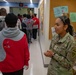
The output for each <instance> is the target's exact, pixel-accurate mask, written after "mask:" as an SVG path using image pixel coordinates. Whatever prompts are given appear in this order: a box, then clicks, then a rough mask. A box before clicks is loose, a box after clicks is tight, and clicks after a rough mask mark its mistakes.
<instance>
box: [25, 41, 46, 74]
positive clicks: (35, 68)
mask: <svg viewBox="0 0 76 75" xmlns="http://www.w3.org/2000/svg"><path fill="white" fill-rule="evenodd" d="M29 48H30V49H29V50H30V61H29V69H28V70H24V75H46V74H47V68H44V65H43V60H42V55H41V50H40V45H39V42H38V41H37V40H34V41H33V42H32V43H31V44H30V47H29Z"/></svg>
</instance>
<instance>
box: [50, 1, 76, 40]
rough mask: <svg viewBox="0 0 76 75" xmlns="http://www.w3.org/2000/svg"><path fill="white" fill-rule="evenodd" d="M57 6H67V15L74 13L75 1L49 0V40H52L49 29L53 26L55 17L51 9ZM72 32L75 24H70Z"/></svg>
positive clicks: (75, 9)
mask: <svg viewBox="0 0 76 75" xmlns="http://www.w3.org/2000/svg"><path fill="white" fill-rule="evenodd" d="M58 6H68V14H70V12H76V0H51V1H50V19H49V20H50V21H49V22H50V23H49V39H51V38H52V33H51V27H53V26H54V23H55V20H56V18H55V16H54V10H53V8H55V7H58ZM72 25H73V27H74V30H75V31H76V22H72Z"/></svg>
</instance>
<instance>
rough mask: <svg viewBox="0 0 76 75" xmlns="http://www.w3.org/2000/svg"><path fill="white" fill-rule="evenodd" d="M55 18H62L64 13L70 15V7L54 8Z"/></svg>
mask: <svg viewBox="0 0 76 75" xmlns="http://www.w3.org/2000/svg"><path fill="white" fill-rule="evenodd" d="M53 10H54V15H55V17H59V16H61V15H62V14H63V13H68V6H59V7H55V8H53Z"/></svg>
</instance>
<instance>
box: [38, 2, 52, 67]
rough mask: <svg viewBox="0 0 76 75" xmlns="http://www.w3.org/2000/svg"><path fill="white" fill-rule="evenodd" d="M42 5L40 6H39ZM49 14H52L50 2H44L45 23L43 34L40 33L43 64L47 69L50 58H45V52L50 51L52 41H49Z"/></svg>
mask: <svg viewBox="0 0 76 75" xmlns="http://www.w3.org/2000/svg"><path fill="white" fill-rule="evenodd" d="M39 5H40V4H39ZM49 12H50V0H48V1H47V0H44V22H43V34H42V32H41V31H40V45H41V50H42V57H43V63H44V66H45V67H46V66H47V65H48V64H49V62H50V58H47V57H45V56H44V52H45V51H47V50H48V49H49V46H50V42H51V41H50V40H49Z"/></svg>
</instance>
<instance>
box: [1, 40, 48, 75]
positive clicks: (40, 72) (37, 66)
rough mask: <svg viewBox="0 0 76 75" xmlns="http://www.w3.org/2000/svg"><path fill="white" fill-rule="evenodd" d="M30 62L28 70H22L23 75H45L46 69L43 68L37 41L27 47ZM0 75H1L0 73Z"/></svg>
mask: <svg viewBox="0 0 76 75" xmlns="http://www.w3.org/2000/svg"><path fill="white" fill-rule="evenodd" d="M29 52H30V61H29V69H28V70H24V75H46V74H47V68H44V65H43V60H42V55H41V50H40V45H39V42H38V41H37V40H33V42H32V43H31V44H30V45H29ZM0 75H2V74H1V73H0Z"/></svg>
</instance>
